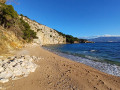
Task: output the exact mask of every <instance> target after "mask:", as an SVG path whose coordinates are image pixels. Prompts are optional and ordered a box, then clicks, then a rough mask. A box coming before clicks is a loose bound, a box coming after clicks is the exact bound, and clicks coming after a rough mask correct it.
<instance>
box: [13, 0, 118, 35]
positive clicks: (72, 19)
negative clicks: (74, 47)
mask: <svg viewBox="0 0 120 90" xmlns="http://www.w3.org/2000/svg"><path fill="white" fill-rule="evenodd" d="M11 4H12V5H13V6H14V8H15V10H16V11H17V12H18V14H23V15H24V16H27V17H29V18H30V19H32V20H35V21H37V22H39V23H40V24H44V25H46V26H48V27H51V28H53V29H56V30H58V31H60V32H63V33H65V34H70V35H73V36H75V37H91V36H98V35H117V36H118V35H120V0H17V4H15V3H11Z"/></svg>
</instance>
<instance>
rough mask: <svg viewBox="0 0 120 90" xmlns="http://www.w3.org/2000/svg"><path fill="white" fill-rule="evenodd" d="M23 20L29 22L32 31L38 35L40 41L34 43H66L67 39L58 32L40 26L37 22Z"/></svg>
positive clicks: (36, 40) (35, 40) (25, 18)
mask: <svg viewBox="0 0 120 90" xmlns="http://www.w3.org/2000/svg"><path fill="white" fill-rule="evenodd" d="M20 17H21V16H20ZM23 20H24V21H25V22H27V23H28V24H29V25H30V27H31V29H32V30H34V31H35V32H36V33H37V37H38V39H34V42H36V43H39V44H40V45H47V44H65V43H66V37H64V36H62V35H61V34H59V33H58V32H57V31H56V30H54V29H52V28H49V27H47V26H45V25H42V24H39V23H37V22H36V21H33V20H30V19H29V18H27V17H24V16H23Z"/></svg>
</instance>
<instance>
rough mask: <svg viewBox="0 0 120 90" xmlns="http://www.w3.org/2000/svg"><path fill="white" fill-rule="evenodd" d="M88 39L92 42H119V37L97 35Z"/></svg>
mask: <svg viewBox="0 0 120 90" xmlns="http://www.w3.org/2000/svg"><path fill="white" fill-rule="evenodd" d="M88 40H89V41H93V42H120V37H97V38H92V39H88Z"/></svg>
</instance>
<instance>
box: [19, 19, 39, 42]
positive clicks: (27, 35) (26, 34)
mask: <svg viewBox="0 0 120 90" xmlns="http://www.w3.org/2000/svg"><path fill="white" fill-rule="evenodd" d="M20 21H21V24H22V25H23V26H24V29H23V30H22V31H23V39H24V40H27V41H28V42H30V41H32V40H33V39H34V38H37V37H36V32H34V31H33V30H31V29H30V26H29V24H28V23H27V22H25V21H24V20H23V19H22V17H21V19H20Z"/></svg>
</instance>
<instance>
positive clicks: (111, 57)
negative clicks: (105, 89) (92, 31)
mask: <svg viewBox="0 0 120 90" xmlns="http://www.w3.org/2000/svg"><path fill="white" fill-rule="evenodd" d="M44 47H45V48H47V49H49V50H50V51H53V52H55V53H57V54H58V55H60V56H63V57H66V58H69V59H71V60H74V61H77V62H81V63H84V64H86V65H89V66H92V67H94V68H96V69H98V70H100V71H103V72H106V73H109V74H112V75H116V76H120V55H119V54H120V43H80V44H64V45H49V46H44Z"/></svg>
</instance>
